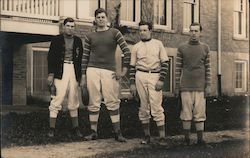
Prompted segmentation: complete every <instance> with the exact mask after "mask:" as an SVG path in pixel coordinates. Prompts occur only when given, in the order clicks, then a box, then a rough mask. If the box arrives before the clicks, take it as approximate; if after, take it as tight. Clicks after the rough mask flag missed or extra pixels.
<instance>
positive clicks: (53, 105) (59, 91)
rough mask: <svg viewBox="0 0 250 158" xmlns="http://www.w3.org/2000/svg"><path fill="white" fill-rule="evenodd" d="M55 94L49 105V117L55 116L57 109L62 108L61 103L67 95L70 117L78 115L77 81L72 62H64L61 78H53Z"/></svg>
mask: <svg viewBox="0 0 250 158" xmlns="http://www.w3.org/2000/svg"><path fill="white" fill-rule="evenodd" d="M54 84H55V86H56V96H55V97H54V98H52V100H51V102H50V106H49V111H50V117H51V118H56V117H57V114H58V111H59V110H61V109H62V105H61V104H62V103H63V100H64V98H65V97H66V95H68V105H67V107H68V109H69V113H70V116H71V117H77V116H78V111H77V109H78V107H79V104H80V103H79V98H78V82H77V81H76V76H75V69H74V64H67V63H64V65H63V76H62V79H54Z"/></svg>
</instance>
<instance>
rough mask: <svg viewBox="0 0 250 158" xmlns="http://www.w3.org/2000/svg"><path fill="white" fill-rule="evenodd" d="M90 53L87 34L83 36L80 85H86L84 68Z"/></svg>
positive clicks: (85, 68)
mask: <svg viewBox="0 0 250 158" xmlns="http://www.w3.org/2000/svg"><path fill="white" fill-rule="evenodd" d="M89 55H90V40H89V38H88V37H87V36H85V42H84V48H83V54H82V65H81V67H82V80H81V83H80V86H84V85H86V70H87V66H88V62H89Z"/></svg>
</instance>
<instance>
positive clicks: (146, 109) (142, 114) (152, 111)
mask: <svg viewBox="0 0 250 158" xmlns="http://www.w3.org/2000/svg"><path fill="white" fill-rule="evenodd" d="M135 78H136V88H137V91H138V94H139V97H140V102H141V105H140V109H139V119H140V120H141V122H142V123H143V124H146V123H148V122H149V120H150V118H151V115H152V116H153V119H154V121H155V122H156V124H157V126H162V125H165V115H164V109H163V107H162V91H156V90H155V85H156V83H157V81H158V80H159V78H160V74H159V73H147V72H141V71H137V72H136V75H135Z"/></svg>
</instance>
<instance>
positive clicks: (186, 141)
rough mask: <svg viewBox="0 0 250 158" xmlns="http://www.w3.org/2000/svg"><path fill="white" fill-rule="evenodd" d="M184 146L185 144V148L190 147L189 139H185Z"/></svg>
mask: <svg viewBox="0 0 250 158" xmlns="http://www.w3.org/2000/svg"><path fill="white" fill-rule="evenodd" d="M185 144H186V145H187V146H189V145H190V139H189V138H185Z"/></svg>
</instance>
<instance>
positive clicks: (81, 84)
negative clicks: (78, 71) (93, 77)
mask: <svg viewBox="0 0 250 158" xmlns="http://www.w3.org/2000/svg"><path fill="white" fill-rule="evenodd" d="M86 85H87V78H86V75H82V79H81V82H80V87H81V88H82V89H83V88H84V87H85V86H86Z"/></svg>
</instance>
